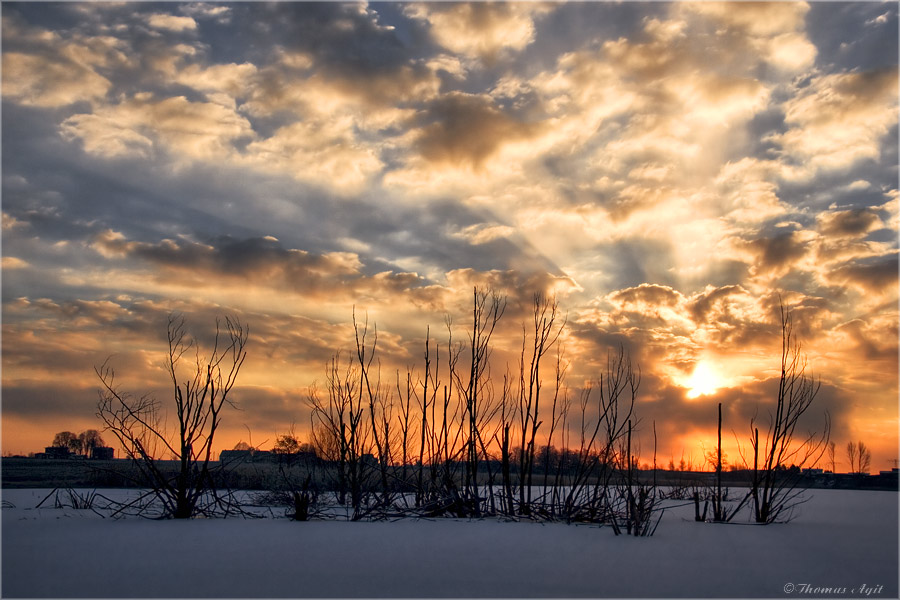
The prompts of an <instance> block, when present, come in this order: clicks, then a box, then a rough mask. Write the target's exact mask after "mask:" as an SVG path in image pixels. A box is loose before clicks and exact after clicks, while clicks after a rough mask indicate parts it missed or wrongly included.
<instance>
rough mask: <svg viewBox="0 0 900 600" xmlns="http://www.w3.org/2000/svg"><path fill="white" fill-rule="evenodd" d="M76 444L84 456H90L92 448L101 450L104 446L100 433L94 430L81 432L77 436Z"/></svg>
mask: <svg viewBox="0 0 900 600" xmlns="http://www.w3.org/2000/svg"><path fill="white" fill-rule="evenodd" d="M78 442H79V444H80V445H81V452H82V453H83V454H84V455H85V456H90V455H91V451H92V450H93V449H94V448H101V447H103V446H105V445H106V444H105V443H104V442H103V437H102V436H101V435H100V432H99V431H97V430H96V429H88V430H87V431H84V432H82V433H81V434H80V435H79V436H78Z"/></svg>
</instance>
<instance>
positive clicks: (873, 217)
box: [816, 208, 883, 238]
mask: <svg viewBox="0 0 900 600" xmlns="http://www.w3.org/2000/svg"><path fill="white" fill-rule="evenodd" d="M816 220H817V221H818V224H819V230H820V231H821V233H822V235H825V236H835V237H842V238H843V237H850V238H855V237H860V236H864V235H866V234H867V233H869V232H870V231H874V230H876V229H880V228H881V227H882V226H883V224H882V222H881V218H880V217H879V216H878V213H877V211H875V210H874V209H871V208H856V209H851V210H839V211H830V212H824V213H821V214H819V215H818V216H817V217H816Z"/></svg>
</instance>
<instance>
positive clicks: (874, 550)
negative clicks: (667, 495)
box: [2, 490, 898, 598]
mask: <svg viewBox="0 0 900 600" xmlns="http://www.w3.org/2000/svg"><path fill="white" fill-rule="evenodd" d="M48 492H49V490H3V500H4V505H5V506H7V505H6V503H7V502H9V503H12V504H13V505H14V507H12V508H4V509H3V510H2V513H3V519H2V526H3V529H2V539H3V544H2V550H3V552H2V595H3V596H4V597H56V598H69V597H89V598H104V597H113V598H128V597H152V598H166V597H182V598H184V597H214V598H233V597H241V598H281V597H344V598H347V597H371V598H384V597H390V598H400V597H419V598H420V597H456V598H462V597H513V598H526V597H547V598H550V597H553V598H560V597H565V598H574V597H617V598H618V597H621V598H624V597H660V598H668V597H695V598H700V597H744V598H748V597H778V598H790V597H807V598H813V597H825V598H834V597H865V596H866V591H867V590H874V591H875V592H877V593H871V592H870V593H871V595H870V596H869V597H879V598H896V597H897V595H898V581H897V579H898V566H897V565H898V518H897V515H898V504H897V502H898V494H897V493H896V492H883V491H848V490H815V491H811V492H808V494H809V495H810V496H811V499H810V501H809V502H808V503H807V504H805V505H803V507H802V510H801V513H800V515H799V516H798V517H797V518H796V520H794V521H793V522H791V523H788V524H784V525H771V526H765V527H761V526H757V525H737V524H735V525H716V524H707V523H696V522H694V520H693V507H692V506H682V507H679V508H673V509H670V510H669V511H667V512H666V513H665V516H664V517H663V519H662V522H661V524H660V525H659V528H658V529H657V531H656V534H655V535H654V536H653V537H651V538H629V537H625V536H621V537H616V536H614V535H613V533H612V530H611V529H610V528H609V527H596V526H585V525H565V524H561V523H559V524H557V523H552V524H540V523H530V522H501V521H499V520H480V521H466V520H402V521H396V522H356V523H352V522H346V521H317V522H316V521H314V522H306V523H297V522H292V521H288V520H286V519H284V518H266V519H241V518H229V519H215V520H203V519H197V520H191V521H150V520H146V519H139V518H128V519H117V520H114V519H109V518H107V519H103V518H101V517H99V516H98V515H96V514H94V513H93V512H91V511H86V510H74V509H71V508H64V509H54V508H41V509H35V508H34V507H35V506H36V505H37V504H38V503H39V502H40V501H41V499H43V498H44V497H45V496H46V495H47V493H48ZM104 493H106V494H109V495H112V494H116V493H122V492H121V491H118V492H117V491H114V490H110V491H106V492H104ZM47 505H51V506H52V502H50V501H48V502H47V503H45V506H47ZM788 584H791V585H793V588H791V587H790V586H789V585H788ZM804 584H806V585H808V586H809V587H808V588H804V587H803V586H804ZM863 585H865V586H867V587H866V588H863V587H862V586H863ZM786 586H787V587H786ZM877 586H883V587H882V588H881V589H880V590H879V589H878V587H877ZM827 588H831V589H827ZM841 588H846V589H845V590H844V593H839V592H841ZM786 589H787V590H790V593H786V591H785V590H786Z"/></svg>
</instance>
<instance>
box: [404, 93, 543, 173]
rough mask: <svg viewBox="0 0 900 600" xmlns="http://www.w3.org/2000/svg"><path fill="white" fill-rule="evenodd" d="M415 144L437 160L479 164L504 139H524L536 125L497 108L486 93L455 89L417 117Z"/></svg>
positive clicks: (531, 134) (502, 142)
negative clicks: (466, 92)
mask: <svg viewBox="0 0 900 600" xmlns="http://www.w3.org/2000/svg"><path fill="white" fill-rule="evenodd" d="M417 120H418V121H419V122H420V123H421V133H420V134H419V136H418V139H417V142H416V145H417V148H418V150H419V152H421V154H422V156H423V157H424V158H425V159H426V160H428V161H430V162H436V163H444V162H446V163H450V164H451V165H463V166H469V167H472V168H474V169H478V168H480V167H481V166H482V165H483V164H484V163H485V161H486V160H487V159H488V158H490V157H491V156H492V155H493V154H494V153H495V152H497V151H498V150H499V149H500V148H501V147H502V146H503V145H504V144H505V143H507V142H514V141H518V140H521V139H527V138H529V137H531V136H533V135H534V134H535V133H536V132H537V131H538V128H537V127H536V126H535V125H533V124H530V123H523V122H519V121H516V120H515V119H513V118H511V117H510V116H508V115H507V114H505V113H504V112H502V111H500V110H499V109H498V108H497V107H496V106H495V105H494V103H493V102H492V100H491V99H490V98H489V97H486V96H476V95H471V94H463V93H459V92H454V93H450V94H445V95H443V96H441V97H440V98H438V99H437V100H435V101H434V102H432V103H430V105H429V106H428V108H427V109H426V110H425V111H424V113H423V114H421V115H420V116H419V117H418V119H417Z"/></svg>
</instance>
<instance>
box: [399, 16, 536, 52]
mask: <svg viewBox="0 0 900 600" xmlns="http://www.w3.org/2000/svg"><path fill="white" fill-rule="evenodd" d="M552 8H553V7H552V5H549V4H544V3H539V2H528V3H515V2H513V3H486V2H485V3H482V2H470V3H447V4H438V3H435V4H423V3H416V4H409V5H407V6H406V7H405V8H404V12H405V14H406V15H407V16H409V17H411V18H413V19H419V20H422V21H425V22H427V23H428V24H429V26H430V33H431V35H432V36H433V37H434V39H435V41H436V42H437V43H438V44H440V45H441V46H443V47H444V48H446V49H448V50H450V51H451V52H455V53H458V54H463V55H465V56H468V57H471V58H479V59H483V60H488V61H492V60H495V59H497V58H498V57H499V55H501V54H502V53H503V52H518V51H522V50H523V49H524V48H525V47H526V46H528V44H530V43H531V42H532V41H533V40H534V35H535V20H536V19H538V18H540V17H541V16H542V15H545V14H546V13H548V12H550V11H551V10H552Z"/></svg>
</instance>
